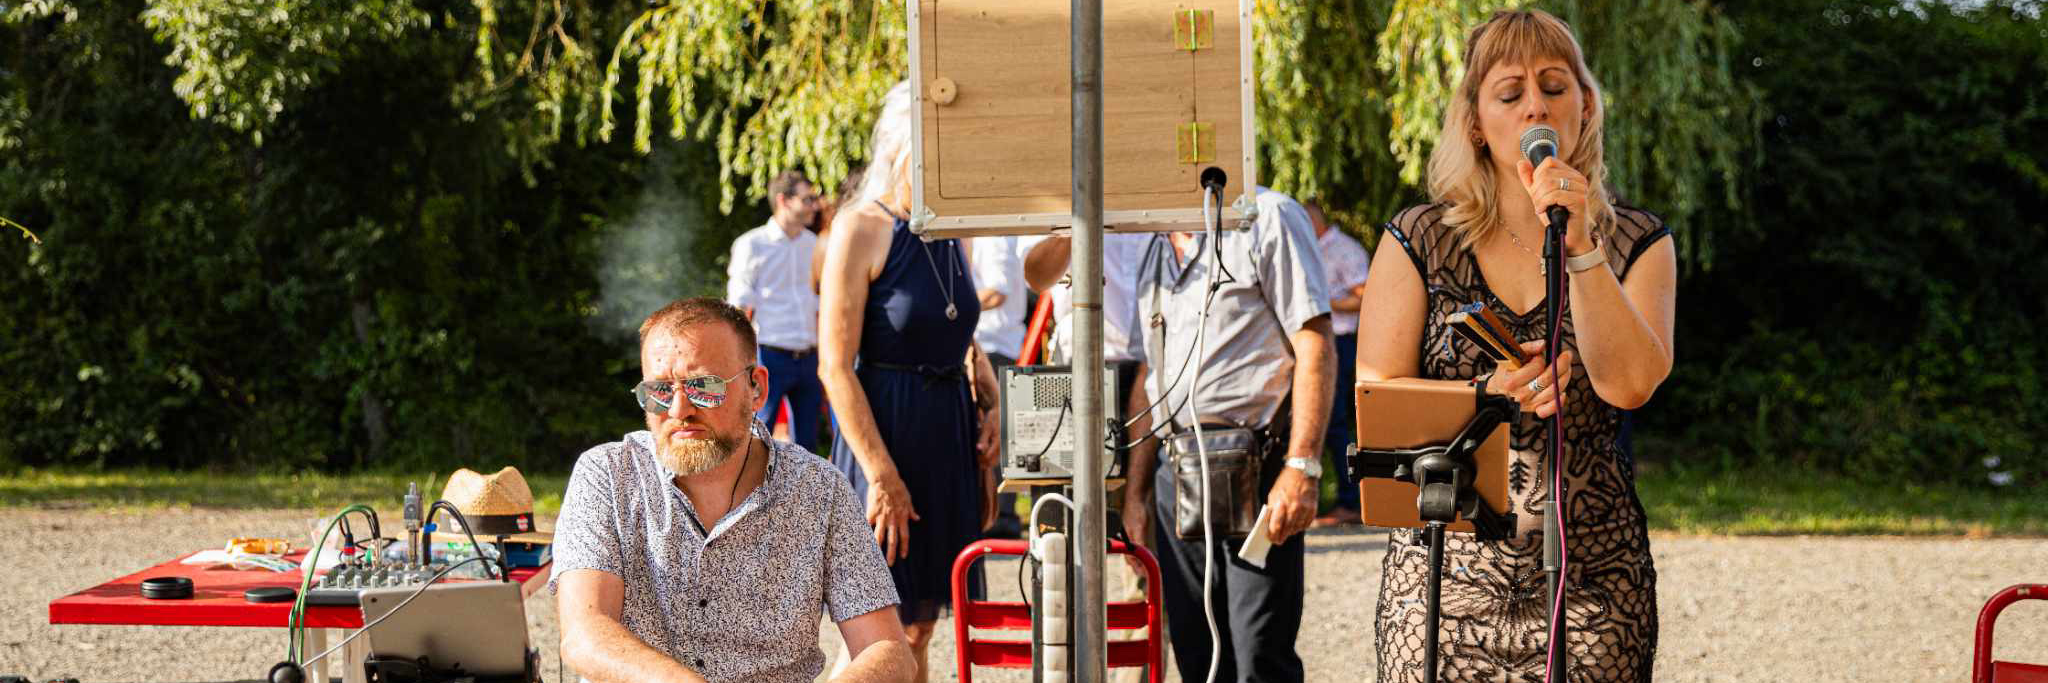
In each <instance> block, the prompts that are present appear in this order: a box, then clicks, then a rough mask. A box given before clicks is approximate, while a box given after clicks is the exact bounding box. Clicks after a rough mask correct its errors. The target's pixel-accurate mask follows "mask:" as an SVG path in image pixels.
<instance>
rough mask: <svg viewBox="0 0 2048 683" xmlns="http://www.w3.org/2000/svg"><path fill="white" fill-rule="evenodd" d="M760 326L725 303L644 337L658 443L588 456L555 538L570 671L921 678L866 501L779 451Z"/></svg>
mask: <svg viewBox="0 0 2048 683" xmlns="http://www.w3.org/2000/svg"><path fill="white" fill-rule="evenodd" d="M755 354H756V349H755V340H754V328H753V326H752V325H749V324H748V321H747V318H746V315H745V314H744V313H742V312H741V311H740V310H738V309H736V308H734V307H732V306H731V305H728V304H726V303H724V302H721V301H719V300H716V299H708V298H697V299H685V300H681V301H677V302H675V303H671V304H669V305H668V306H666V307H664V308H662V309H661V310H660V311H657V312H655V313H654V315H652V316H649V317H648V319H647V321H646V322H645V323H643V324H641V326H640V364H641V381H640V382H639V383H637V384H635V385H634V386H633V387H632V397H633V400H634V402H635V403H637V404H638V405H639V408H640V409H641V411H642V412H643V413H644V415H645V417H646V421H647V429H646V430H645V431H637V432H633V433H631V434H627V435H626V437H625V438H624V439H623V440H621V441H618V442H615V443H609V444H605V445H602V446H598V447H596V448H593V449H591V450H589V451H587V452H585V453H584V454H583V455H582V457H581V458H579V459H578V460H577V462H576V469H575V472H574V473H573V474H572V475H570V479H569V490H568V493H567V495H566V496H565V497H564V498H563V500H562V514H561V517H560V518H559V519H558V520H557V521H556V524H555V548H554V578H553V579H552V580H551V582H550V587H551V588H552V589H553V590H554V591H555V592H556V600H557V605H558V608H559V611H560V614H561V621H562V650H561V651H562V660H563V661H564V662H565V663H567V664H568V665H569V666H572V667H575V669H576V671H577V672H578V673H579V674H581V675H582V676H583V677H584V679H585V680H590V681H642V680H666V681H790V682H797V681H803V682H808V681H812V680H815V679H816V677H817V676H818V673H819V672H820V671H822V670H823V668H824V663H825V657H824V654H823V653H822V652H820V651H819V649H818V633H817V631H818V616H819V614H820V613H827V614H830V615H831V617H832V620H833V621H834V622H836V623H837V624H838V626H839V633H840V635H841V637H842V638H843V639H844V640H845V641H846V644H847V652H848V653H850V655H851V657H852V661H851V663H850V664H849V665H848V666H847V667H845V668H844V669H843V670H842V671H840V672H839V674H838V675H837V676H835V677H834V679H833V680H836V681H907V680H909V679H910V677H911V676H912V675H913V674H914V672H915V665H914V663H913V661H912V659H911V656H910V648H909V641H908V639H907V637H906V636H905V635H904V631H903V626H902V622H901V620H900V619H899V618H898V617H897V611H896V605H897V604H898V602H899V600H898V599H897V596H896V589H895V585H894V583H893V582H892V581H891V579H890V577H889V570H888V566H887V565H886V564H885V563H884V562H883V560H882V553H881V549H880V548H879V547H878V546H876V545H875V541H874V537H873V536H872V534H871V533H870V531H869V529H868V525H867V520H866V518H865V516H864V515H863V513H862V511H861V506H860V502H859V501H858V500H856V499H855V498H854V496H853V489H852V488H851V487H850V486H848V484H847V483H846V480H845V478H844V477H843V476H841V475H840V474H839V472H838V470H835V469H833V468H832V465H831V464H830V463H829V462H828V461H826V460H825V459H823V458H819V457H818V456H816V455H813V454H812V453H810V452H809V451H806V450H804V449H803V448H801V447H799V446H796V445H794V444H791V443H788V442H784V441H771V440H769V439H768V438H767V427H766V426H765V425H763V424H762V423H761V422H760V421H759V420H757V419H756V418H755V417H754V411H755V410H758V409H759V408H760V407H761V406H762V404H763V403H765V402H766V392H764V391H763V389H764V388H765V387H767V386H768V381H769V372H768V370H767V369H765V368H763V367H761V366H760V365H759V364H757V363H755V362H754V360H755Z"/></svg>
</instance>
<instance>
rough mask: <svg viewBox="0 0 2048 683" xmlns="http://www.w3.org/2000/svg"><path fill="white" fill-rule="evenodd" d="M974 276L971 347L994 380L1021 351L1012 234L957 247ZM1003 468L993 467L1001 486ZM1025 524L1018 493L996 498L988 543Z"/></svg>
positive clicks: (1019, 260) (1019, 265)
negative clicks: (976, 303) (976, 302)
mask: <svg viewBox="0 0 2048 683" xmlns="http://www.w3.org/2000/svg"><path fill="white" fill-rule="evenodd" d="M961 245H962V246H965V247H966V248H967V252H968V254H967V261H968V264H969V267H970V269H971V270H972V272H973V274H974V295H975V298H978V299H980V300H981V320H980V321H979V322H977V323H975V325H974V343H975V345H976V346H979V347H981V350H982V352H984V353H987V354H988V362H989V365H991V366H992V367H994V368H995V370H996V372H997V373H998V375H997V376H998V377H999V378H1000V377H1001V374H1000V373H1001V372H1002V371H1003V368H1004V367H1007V366H1011V365H1016V364H1017V356H1018V354H1020V353H1022V352H1023V348H1024V322H1025V320H1024V317H1025V316H1026V315H1028V313H1027V312H1026V311H1025V310H1024V258H1023V255H1022V254H1021V253H1020V252H1019V251H1018V250H1017V238H1016V236H1014V235H1006V236H999V237H976V238H973V239H969V240H964V241H962V242H961ZM1002 476H1003V470H1002V465H1001V464H997V465H996V467H995V477H996V480H997V481H1001V479H1002ZM1023 531H1024V522H1023V520H1022V519H1020V518H1019V517H1018V516H1017V494H1015V493H1003V494H999V495H997V496H996V521H995V526H994V527H992V528H990V529H989V532H988V535H989V536H990V537H991V538H1017V537H1019V536H1020V535H1022V534H1023Z"/></svg>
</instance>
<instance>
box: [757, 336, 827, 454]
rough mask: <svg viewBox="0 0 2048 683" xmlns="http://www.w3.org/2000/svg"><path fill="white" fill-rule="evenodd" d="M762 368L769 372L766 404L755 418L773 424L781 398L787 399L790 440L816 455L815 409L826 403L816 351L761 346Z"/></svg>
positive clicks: (816, 412)
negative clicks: (799, 352)
mask: <svg viewBox="0 0 2048 683" xmlns="http://www.w3.org/2000/svg"><path fill="white" fill-rule="evenodd" d="M761 367H764V368H767V369H768V404H767V405H764V406H761V412H760V413H759V414H757V415H755V417H758V418H760V419H761V422H763V423H766V424H768V425H771V426H772V425H774V424H775V413H776V411H778V410H780V409H781V408H782V399H783V398H784V397H787V398H789V438H790V440H791V441H795V442H796V445H798V446H802V447H804V450H807V451H810V452H812V453H816V452H818V409H819V407H820V406H822V405H823V404H824V401H825V385H824V384H822V383H820V382H818V352H817V351H815V350H812V351H808V352H804V353H802V354H792V353H790V352H788V351H785V350H782V349H778V348H775V347H772V346H763V347H761Z"/></svg>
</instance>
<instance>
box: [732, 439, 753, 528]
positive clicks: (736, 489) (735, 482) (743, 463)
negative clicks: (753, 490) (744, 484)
mask: <svg viewBox="0 0 2048 683" xmlns="http://www.w3.org/2000/svg"><path fill="white" fill-rule="evenodd" d="M747 436H748V438H747V453H746V455H745V456H742V457H741V458H740V473H739V476H736V477H733V478H732V490H731V491H727V492H725V510H726V513H727V514H731V513H732V509H733V508H735V507H738V505H735V503H737V502H738V501H735V500H733V497H734V496H738V495H739V494H740V481H741V480H743V479H746V478H747V465H748V464H749V463H752V462H753V461H754V443H755V439H754V437H753V432H752V430H749V431H748V432H747Z"/></svg>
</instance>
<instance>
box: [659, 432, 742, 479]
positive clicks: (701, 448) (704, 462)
mask: <svg viewBox="0 0 2048 683" xmlns="http://www.w3.org/2000/svg"><path fill="white" fill-rule="evenodd" d="M706 429H707V431H710V432H711V437H710V438H704V439H683V440H682V442H681V443H676V442H674V441H673V440H670V439H662V438H657V439H655V441H654V459H655V460H656V461H657V462H660V463H661V466H662V467H666V468H668V470H669V471H670V472H674V473H676V476H682V477H687V476H690V475H693V474H701V473H704V472H708V471H711V469H712V468H714V467H717V466H719V465H722V464H725V461H726V460H727V459H729V458H731V457H732V452H733V451H734V450H737V449H738V448H739V445H740V437H738V436H733V435H729V434H723V433H720V432H719V431H718V430H716V429H709V428H708V427H707V428H706Z"/></svg>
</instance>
